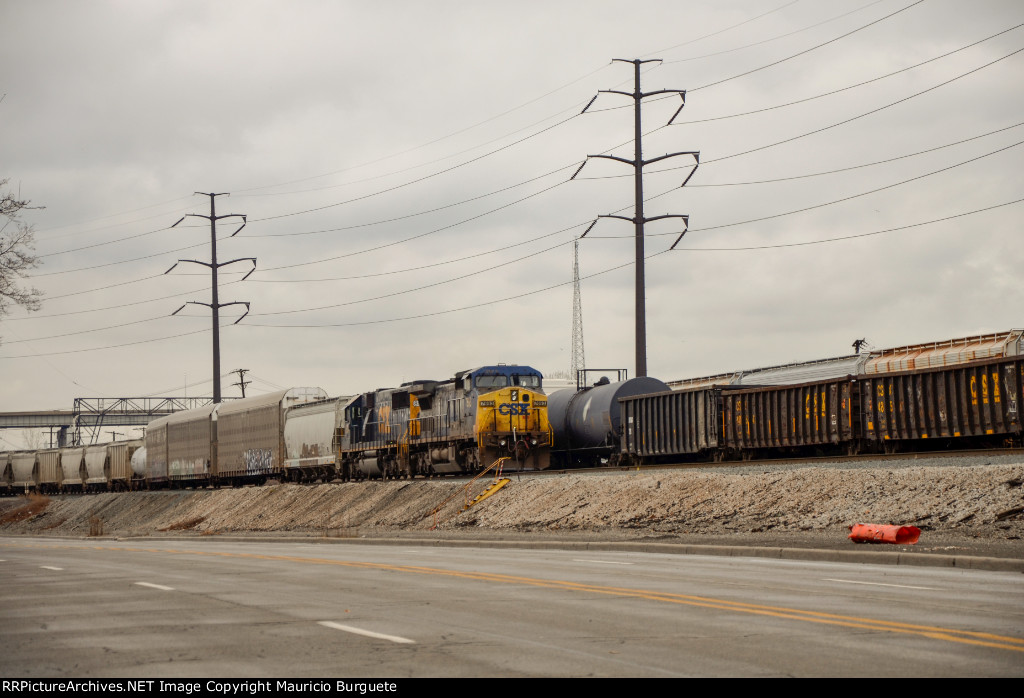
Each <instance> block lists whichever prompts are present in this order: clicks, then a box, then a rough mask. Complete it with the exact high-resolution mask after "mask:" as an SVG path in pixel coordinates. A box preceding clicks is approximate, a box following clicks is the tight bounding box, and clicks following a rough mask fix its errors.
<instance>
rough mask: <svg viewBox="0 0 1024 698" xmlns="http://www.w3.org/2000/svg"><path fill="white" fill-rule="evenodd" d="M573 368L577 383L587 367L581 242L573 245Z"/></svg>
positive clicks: (572, 371) (574, 242) (571, 371)
mask: <svg viewBox="0 0 1024 698" xmlns="http://www.w3.org/2000/svg"><path fill="white" fill-rule="evenodd" d="M572 253H573V258H572V366H571V368H570V372H569V374H570V376H571V377H572V379H573V380H575V381H576V382H577V383H578V382H579V372H580V371H581V370H583V369H585V368H586V367H587V360H586V357H585V356H584V354H583V300H582V298H581V296H580V241H579V240H573V243H572Z"/></svg>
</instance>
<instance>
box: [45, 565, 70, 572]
mask: <svg viewBox="0 0 1024 698" xmlns="http://www.w3.org/2000/svg"><path fill="white" fill-rule="evenodd" d="M39 569H41V570H55V571H57V572H62V571H64V568H63V567H50V566H49V565H40V566H39Z"/></svg>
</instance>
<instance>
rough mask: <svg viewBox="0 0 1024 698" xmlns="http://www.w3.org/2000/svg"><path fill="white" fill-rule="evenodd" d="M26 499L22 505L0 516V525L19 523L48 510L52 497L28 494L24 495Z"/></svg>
mask: <svg viewBox="0 0 1024 698" xmlns="http://www.w3.org/2000/svg"><path fill="white" fill-rule="evenodd" d="M24 499H25V503H24V504H22V505H21V506H20V507H18V508H17V509H14V510H13V511H9V512H7V513H6V514H4V515H3V516H0V525H3V524H12V523H19V522H21V521H24V520H25V519H30V518H32V517H33V516H36V515H38V514H41V513H43V512H44V511H46V507H48V506H50V498H49V497H47V496H46V495H44V494H27V495H24Z"/></svg>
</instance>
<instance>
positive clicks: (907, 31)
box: [0, 0, 1024, 447]
mask: <svg viewBox="0 0 1024 698" xmlns="http://www.w3.org/2000/svg"><path fill="white" fill-rule="evenodd" d="M1021 23H1024V3H1021V2H1019V1H1018V0H1006V1H1004V2H1000V1H997V0H979V1H978V2H972V3H964V2H962V1H961V0H923V1H922V2H914V0H901V1H897V0H880V1H872V0H830V1H820V0H815V1H813V2H812V1H811V0H797V1H791V0H763V1H754V0H714V1H712V0H694V1H689V2H679V0H671V1H669V2H648V1H645V2H640V3H636V2H610V1H606V2H601V1H594V0H586V1H585V2H584V1H580V2H567V1H555V2H518V3H509V2H480V1H476V2H469V1H468V0H463V1H452V2H437V1H432V2H412V1H393V2H380V3H366V2H326V1H325V2H314V1H301V0H300V1H298V2H296V1H292V2H287V3H285V2H253V1H252V0H244V1H239V2H208V1H203V2H188V1H181V0H174V1H173V2H171V1H167V2H144V3H143V2H128V1H124V2H99V1H90V2H77V1H76V2H70V1H47V0H41V1H35V2H4V3H2V4H0V24H2V26H3V27H4V28H5V32H4V34H5V37H4V41H3V42H0V65H2V66H3V74H2V79H0V94H3V95H4V97H3V101H2V102H0V124H2V128H3V136H2V137H0V179H2V178H8V179H10V182H9V184H8V187H9V188H10V189H12V190H13V191H15V192H20V195H21V196H22V197H24V198H28V199H31V200H32V202H33V204H34V205H39V206H44V207H45V208H44V209H40V210H32V211H28V212H26V214H25V216H24V218H25V221H26V222H28V223H31V224H33V225H34V226H35V229H36V238H37V246H36V252H37V253H38V254H39V255H40V261H41V265H40V266H39V268H38V269H36V270H35V271H34V272H33V275H32V277H31V278H30V279H29V280H28V282H27V283H29V284H31V285H34V286H36V287H37V288H39V289H40V290H41V291H42V292H43V294H44V301H43V306H42V309H41V310H40V311H39V312H36V313H30V314H29V313H26V312H24V311H23V310H21V309H16V310H15V311H14V312H12V314H11V315H10V316H8V317H6V318H3V319H2V320H0V338H2V343H0V384H2V390H0V411H15V410H35V409H70V408H71V406H72V402H73V400H74V398H76V397H99V396H106V397H137V396H149V395H182V394H185V393H186V392H187V394H188V395H210V394H212V378H211V328H210V325H211V320H210V312H209V310H208V309H207V308H205V307H203V306H201V305H188V306H187V307H186V308H185V310H182V311H181V312H180V313H179V314H178V315H176V316H173V317H172V316H171V313H173V312H174V311H175V310H176V309H177V308H178V307H179V306H181V305H182V304H183V303H185V302H187V301H197V302H204V303H209V302H210V300H211V299H210V274H209V271H208V270H207V269H206V268H205V267H202V266H198V265H196V264H179V265H178V266H177V268H175V269H174V270H173V271H172V272H171V273H170V274H167V275H165V274H164V272H165V271H166V270H167V269H168V268H169V267H171V266H172V265H173V264H174V263H175V262H176V261H177V260H178V259H196V260H201V261H209V259H210V230H209V224H208V222H207V221H205V220H204V219H202V218H196V217H188V218H186V219H185V221H183V222H182V223H181V224H180V225H178V226H177V227H175V228H171V225H172V224H174V223H175V221H177V220H178V219H179V218H181V217H182V216H184V215H186V214H202V215H209V213H210V208H209V198H208V197H203V196H196V195H194V194H193V192H195V191H200V192H228V193H230V196H223V197H218V199H217V214H218V215H223V214H245V215H246V216H247V217H248V225H247V226H246V227H245V228H244V230H242V231H241V232H240V233H239V234H238V235H237V236H236V237H233V238H229V237H228V236H229V235H230V234H231V232H233V231H234V230H235V229H236V228H237V227H238V225H239V223H238V222H237V221H238V219H226V220H223V221H221V222H220V223H219V227H218V234H219V235H218V236H219V238H220V242H219V244H218V250H217V252H218V258H219V260H220V261H222V262H223V261H229V260H232V259H236V258H246V257H256V258H257V268H256V271H255V272H254V273H253V274H252V275H251V276H249V277H248V279H246V280H245V281H244V282H242V281H241V278H242V276H244V274H245V273H247V272H248V271H249V270H250V269H251V268H252V265H251V263H249V262H245V261H243V262H239V263H237V264H235V265H231V266H229V267H226V268H224V269H222V271H221V285H220V301H221V302H222V303H225V302H233V301H244V302H248V303H250V304H251V307H250V313H249V315H248V316H247V317H245V318H244V319H243V320H242V321H241V322H240V323H239V324H237V325H232V324H230V323H233V322H234V321H235V319H237V318H238V317H239V316H240V315H241V314H242V313H243V312H244V307H243V306H230V307H227V308H224V309H223V310H222V313H223V317H222V323H223V324H225V325H227V326H226V327H224V329H223V330H222V333H221V346H222V364H221V366H222V371H223V372H224V373H227V372H228V371H230V370H232V369H237V368H245V369H249V370H250V373H249V374H248V376H247V379H248V380H252V381H253V383H252V385H251V386H250V387H249V390H250V392H253V391H255V392H265V391H270V390H274V389H277V388H278V387H290V386H299V385H312V386H320V387H322V388H324V389H325V390H327V392H328V393H329V394H331V395H339V394H351V393H357V392H360V391H365V390H370V389H373V388H377V387H385V386H393V385H396V384H398V383H400V382H402V381H407V380H413V379H420V378H433V379H444V378H446V377H450V376H451V375H452V374H454V373H455V372H456V371H458V370H463V369H467V368H470V367H474V366H478V365H482V364H490V363H497V362H506V363H518V364H529V365H531V366H534V367H535V368H537V369H540V370H541V371H542V372H545V373H551V372H555V371H567V370H568V368H569V365H570V360H571V356H570V350H571V329H572V261H573V246H572V241H573V240H574V239H575V238H577V237H579V236H580V235H581V234H582V233H583V232H584V231H585V230H586V228H587V226H588V225H589V224H590V223H591V222H592V221H593V220H594V219H595V218H596V217H597V216H598V215H603V214H611V213H616V214H618V215H624V216H627V217H630V216H632V215H633V210H632V204H633V181H632V176H631V175H632V170H631V168H630V167H629V166H627V165H624V164H621V163H618V162H614V161H611V160H607V159H593V160H591V161H590V162H588V163H587V165H586V166H585V167H584V169H583V170H582V171H581V172H580V174H579V176H578V177H577V178H576V179H575V180H573V181H569V178H570V177H571V175H572V174H573V172H574V171H575V170H576V168H577V167H579V165H580V164H581V163H582V162H583V161H584V160H585V158H586V156H587V155H594V154H602V153H607V154H613V155H618V156H620V157H624V158H627V159H632V157H633V143H632V139H633V114H632V100H631V99H629V98H627V97H623V96H620V95H615V94H601V95H600V96H599V97H598V99H597V100H596V101H595V102H594V104H593V105H591V107H590V108H589V110H588V111H587V113H585V114H583V115H580V111H581V110H582V109H583V107H584V106H586V104H587V103H588V102H589V101H590V99H591V98H592V97H594V96H595V94H597V92H598V90H622V91H627V92H630V91H632V90H633V74H632V66H631V65H629V64H626V63H613V62H612V59H613V58H624V59H634V58H643V59H654V58H657V59H661V60H662V62H661V63H649V64H645V66H644V70H643V75H642V85H641V87H642V89H643V90H644V91H645V92H647V91H655V90H662V89H667V90H686V91H687V96H686V106H685V108H684V109H683V110H682V112H681V113H680V114H679V116H678V117H677V118H676V123H675V124H674V125H672V126H667V127H666V126H665V124H666V123H667V122H668V120H669V118H670V117H671V116H672V114H673V113H674V112H675V111H676V109H677V108H678V107H679V105H680V103H681V100H680V98H679V96H678V95H674V94H672V95H667V96H660V97H651V98H649V99H647V100H645V103H644V111H643V129H644V132H645V134H646V135H645V138H644V141H643V145H644V157H645V158H648V159H650V158H653V157H657V156H660V155H665V154H667V153H673V152H678V151H700V159H701V163H702V164H701V166H700V167H699V169H698V170H697V171H696V173H695V174H694V176H693V177H692V178H691V179H690V180H689V183H688V184H687V185H686V186H685V188H680V184H682V182H683V180H684V179H685V178H686V176H687V175H688V174H689V173H690V171H691V169H692V162H693V160H692V158H689V157H687V156H682V157H676V158H671V159H668V160H665V161H662V162H658V163H655V164H652V165H649V166H648V167H647V168H646V169H645V171H646V173H647V174H646V177H645V182H644V187H645V190H644V193H645V198H647V199H648V201H647V203H646V204H645V214H646V216H648V217H653V216H659V215H665V214H687V215H689V217H690V219H689V227H690V230H689V232H688V233H687V235H686V236H685V237H684V238H683V240H682V242H680V243H679V245H678V246H677V248H676V249H675V250H674V251H671V252H668V251H667V250H668V248H669V247H670V246H671V245H672V243H673V242H674V241H675V240H676V238H677V237H678V235H679V232H680V231H681V223H680V222H679V221H678V220H677V219H666V220H662V221H656V222H652V223H649V224H648V226H647V240H646V250H647V255H648V260H647V267H646V268H647V309H648V317H647V322H648V345H649V348H648V365H649V374H650V375H652V376H655V377H658V378H661V379H663V380H671V379H678V378H686V377H693V376H699V375H706V374H711V373H719V372H724V371H731V370H737V369H749V368H755V367H758V366H766V365H774V364H779V363H784V362H789V361H799V360H809V359H815V358H823V357H828V356H839V355H844V354H847V353H850V352H851V347H850V345H851V343H852V342H853V340H855V339H858V338H862V337H864V338H867V339H868V341H869V342H870V343H871V344H872V345H874V346H875V347H878V348H882V347H889V346H895V345H900V344H910V343H917V342H924V341H930V340H941V339H947V338H952V337H959V336H964V335H971V334H978V333H985V332H995V331H1001V330H1007V329H1010V328H1012V327H1020V326H1022V325H1024V322H1022V320H1021V316H1020V312H1019V308H1020V293H1021V280H1022V279H1021V276H1022V275H1021V273H1020V270H1021V269H1022V268H1024V236H1022V235H1021V226H1020V220H1021V219H1022V215H1024V210H1022V203H1013V202H1016V201H1018V200H1019V199H1021V198H1022V197H1024V193H1022V192H1024V177H1022V172H1024V168H1022V163H1024V159H1022V153H1024V149H1022V148H1024V146H1021V145H1018V144H1019V143H1021V142H1022V141H1024V90H1021V85H1024V53H1017V54H1015V55H1011V54H1014V52H1016V51H1021V50H1022V49H1024V27H1018V25H1020V24H1021ZM1000 32H1004V33H1001V34H1000ZM997 34H998V36H995V35H997ZM960 49H962V50H960ZM945 54H949V55H945ZM933 59H934V60H933ZM897 71H901V72H897ZM972 71H973V72H972ZM869 81H870V82H869ZM859 83H866V84H862V85H858V84H859ZM847 88H848V89H847ZM828 93H834V94H828ZM787 105H788V106H787ZM752 112H753V113H752ZM924 151H928V152H924ZM895 158H899V159H895ZM851 168H853V169H851ZM947 168H948V169H947ZM940 170H944V171H940ZM876 189H879V190H880V191H877V192H874V193H869V192H872V190H876ZM983 209H988V210H983ZM954 217H955V218H954ZM939 219H947V220H939ZM932 221H936V222H932ZM909 226H913V227H909ZM887 231H888V232H887ZM829 240H832V242H828V241H829ZM807 243H821V244H807ZM579 263H580V274H581V276H582V277H583V278H582V282H581V289H582V304H583V327H584V340H585V347H586V360H587V365H588V366H591V367H602V368H613V367H623V368H628V369H629V372H630V375H634V362H635V357H634V350H633V346H634V335H633V308H634V292H633V284H634V280H633V275H634V265H633V228H632V226H631V224H630V223H628V222H626V221H621V220H616V219H601V220H600V222H598V223H597V225H596V226H595V227H594V228H593V229H592V230H591V231H590V233H589V234H588V235H587V237H586V238H584V239H583V240H582V241H581V242H580V250H579ZM236 381H237V376H230V375H229V376H228V377H227V378H225V379H224V393H225V395H235V394H237V391H238V389H237V388H235V387H232V386H231V383H234V382H236ZM0 438H3V439H4V441H0V446H7V447H9V446H11V445H17V444H18V436H17V435H14V434H13V433H6V434H4V433H0Z"/></svg>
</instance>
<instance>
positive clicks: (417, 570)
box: [0, 543, 1024, 652]
mask: <svg viewBox="0 0 1024 698" xmlns="http://www.w3.org/2000/svg"><path fill="white" fill-rule="evenodd" d="M0 547H8V548H12V547H20V548H41V549H47V550H52V549H55V548H57V549H68V550H81V549H82V548H81V547H78V546H61V545H38V544H36V545H24V544H12V543H0ZM90 547H91V548H92V549H94V550H111V551H118V552H144V553H156V554H168V553H170V554H173V555H199V556H206V557H225V558H235V559H252V560H270V561H277V562H295V563H299V564H312V565H333V566H338V567H352V568H360V569H375V570H390V571H393V572H405V573H407V574H426V575H433V576H442V577H457V578H459V579H469V580H473V581H482V582H491V583H501V584H520V585H525V586H533V587H541V588H546V589H560V590H563V591H578V592H589V593H592V594H604V595H608V596H617V597H620V598H636V599H645V600H648V601H656V602H661V603H671V604H679V605H685V606H696V607H700V608H710V609H715V610H720V611H735V612H738V613H751V614H754V615H761V616H770V617H774V618H782V619H787V620H798V621H805V622H808V623H822V624H826V625H838V626H843V627H848V628H859V629H865V630H879V631H884V632H891V633H898V634H905V635H919V636H921V637H927V638H930V639H933V640H944V641H947V642H958V643H962V644H968V645H979V646H982V647H993V648H996V649H1004V650H1011V651H1014V652H1024V639H1021V638H1016V637H1010V636H1006V635H995V634H993V633H983V632H975V631H971V630H955V629H952V628H943V627H938V626H932V625H917V624H914V623H902V622H899V621H891V620H880V619H876V618H864V617H860V616H847V615H842V614H837V613H825V612H822V611H807V610H803V609H799V608H788V607H785V606H768V605H764V604H753V603H747V602H743V601H730V600H728V599H716V598H711V597H706V596H693V595H690V594H677V593H673V592H661V591H651V590H647V589H630V588H627V587H613V586H603V585H597V584H586V583H582V582H570V581H564V580H557V579H538V578H535V577H521V576H516V575H509V574H497V573H492V572H458V571H455V570H446V569H441V568H437V567H421V566H415V565H390V564H385V563H380V562H355V561H350V560H329V559H327V558H317V557H297V556H293V555H258V554H255V553H227V552H212V551H208V550H173V549H158V548H121V547H116V548H115V547H108V546H97V545H94V546H90Z"/></svg>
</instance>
